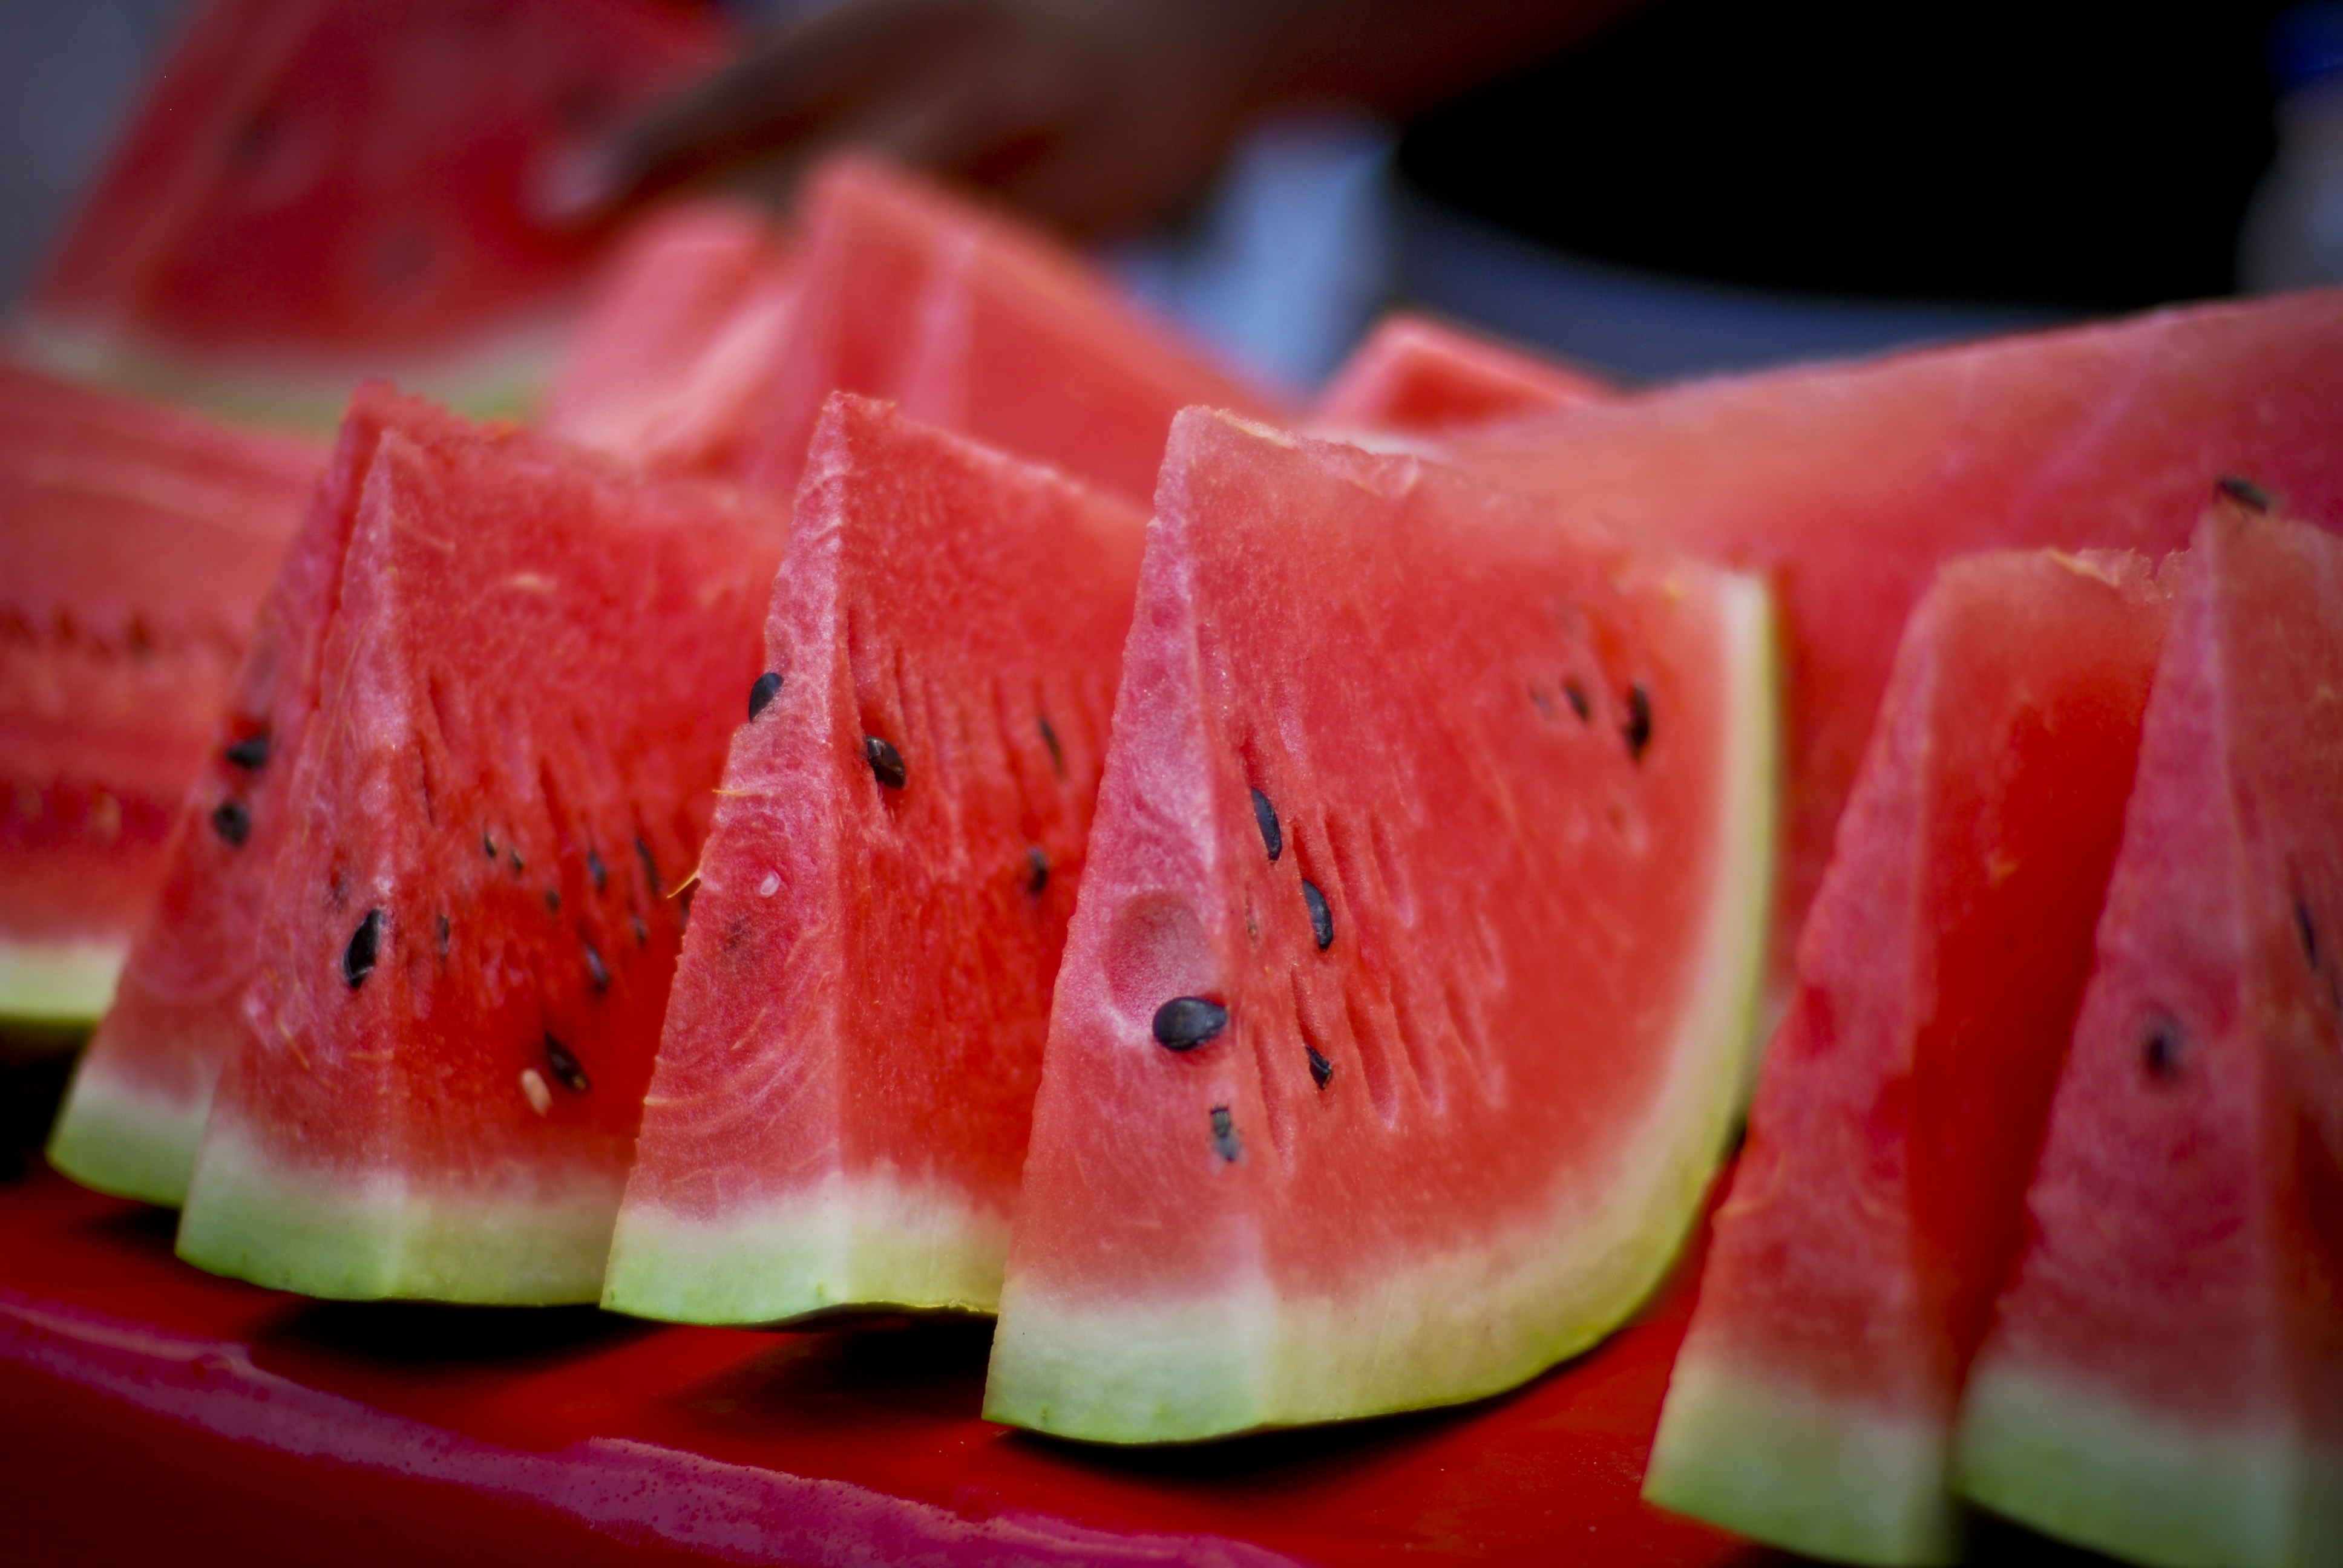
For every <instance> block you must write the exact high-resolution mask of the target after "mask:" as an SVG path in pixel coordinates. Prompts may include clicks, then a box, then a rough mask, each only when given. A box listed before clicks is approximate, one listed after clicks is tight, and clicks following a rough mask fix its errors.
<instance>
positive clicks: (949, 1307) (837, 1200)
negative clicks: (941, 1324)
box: [602, 1176, 1009, 1324]
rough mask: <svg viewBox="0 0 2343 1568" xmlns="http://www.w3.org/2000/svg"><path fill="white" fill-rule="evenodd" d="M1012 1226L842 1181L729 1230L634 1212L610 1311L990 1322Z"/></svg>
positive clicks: (614, 1246)
mask: <svg viewBox="0 0 2343 1568" xmlns="http://www.w3.org/2000/svg"><path fill="white" fill-rule="evenodd" d="M1008 1256H1009V1220H1008V1216H1006V1215H1004V1214H1000V1213H994V1212H987V1211H982V1210H979V1209H976V1208H973V1207H971V1206H970V1205H969V1204H967V1203H965V1202H963V1201H961V1200H960V1197H959V1196H958V1194H956V1193H953V1192H950V1191H944V1190H942V1189H939V1188H920V1187H915V1186H910V1185H906V1184H903V1183H900V1182H898V1181H893V1180H890V1179H889V1178H887V1177H885V1176H870V1177H864V1178H860V1179H858V1180H855V1181H846V1180H845V1179H843V1178H838V1177H833V1178H831V1179H830V1181H825V1182H823V1183H822V1184H821V1185H820V1187H818V1188H815V1189H812V1190H811V1191H807V1192H805V1193H802V1194H799V1195H793V1196H791V1197H789V1198H786V1199H779V1200H775V1201H771V1202H769V1203H766V1204H763V1205H760V1206H759V1207H758V1208H757V1209H755V1210H754V1211H749V1212H747V1213H743V1214H739V1215H735V1216H732V1217H729V1218H728V1219H726V1220H725V1221H722V1222H720V1223H710V1222H709V1221H704V1220H697V1219H691V1218H688V1217H686V1216H683V1215H680V1214H676V1213H673V1212H670V1211H663V1210H659V1209H655V1208H651V1207H649V1206H648V1205H644V1204H635V1205H631V1206H629V1207H628V1208H627V1209H626V1210H624V1211H622V1212H621V1213H620V1216H619V1220H618V1231H617V1233H616V1234H615V1235H614V1236H613V1238H612V1240H611V1243H610V1267H609V1273H608V1277H607V1279H606V1280H605V1281H604V1283H603V1287H602V1305H603V1306H605V1307H607V1308H608V1309H609V1310H610V1311H611V1312H627V1313H630V1314H632V1315H633V1316H636V1317H642V1318H658V1319H661V1320H663V1321H666V1322H683V1323H759V1324H772V1323H786V1322H795V1321H798V1320H800V1319H804V1318H810V1317H816V1316H820V1315H822V1314H825V1313H830V1312H837V1311H839V1310H840V1309H841V1308H867V1309H872V1310H897V1311H904V1312H986V1313H989V1312H994V1311H996V1310H998V1308H999V1307H1000V1305H1001V1267H1002V1264H1003V1263H1004V1262H1005V1261H1007V1259H1008Z"/></svg>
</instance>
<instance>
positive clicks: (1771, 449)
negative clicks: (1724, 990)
mask: <svg viewBox="0 0 2343 1568" xmlns="http://www.w3.org/2000/svg"><path fill="white" fill-rule="evenodd" d="M1448 450H1449V452H1450V455H1451V456H1452V457H1453V458H1454V459H1455V460H1457V461H1459V462H1461V463H1463V464H1464V465H1465V466H1466V467H1471V468H1473V469H1474V470H1475V471H1476V472H1479V473H1482V474H1483V475H1484V476H1486V477H1489V478H1491V479H1492V480H1493V481H1494V482H1496V483H1498V484H1500V485H1503V486H1505V487H1509V488H1513V489H1517V490H1520V491H1521V492H1523V494H1527V495H1533V496H1538V497H1543V498H1547V499H1549V500H1551V501H1552V502H1553V503H1554V505H1555V506H1556V507H1557V508H1560V509H1561V510H1562V512H1563V513H1564V516H1565V517H1568V518H1578V519H1583V520H1593V521H1598V522H1602V523H1605V524H1608V525H1610V526H1613V527H1615V528H1620V529H1622V530H1623V531H1625V532H1627V533H1628V534H1629V535H1630V536H1631V537H1634V538H1654V539H1664V540H1668V541H1670V542H1672V543H1674V544H1675V545H1677V546H1678V547H1680V548H1687V549H1692V550H1695V551H1699V552H1702V553H1704V554H1707V555H1710V556H1711V557H1713V558H1717V559H1722V560H1725V561H1728V562H1731V563H1733V564H1735V565H1736V566H1739V567H1742V568H1748V569H1752V570H1757V571H1762V572H1764V573H1765V574H1766V575H1767V576H1768V578H1771V579H1772V580H1773V582H1774V583H1775V586H1776V588H1777V590H1778V591H1779V593H1780V595H1781V605H1782V617H1783V622H1784V631H1785V644H1786V652H1787V656H1788V660H1789V671H1788V672H1789V677H1790V681H1789V689H1790V692H1791V699H1790V707H1789V716H1788V717H1789V730H1788V741H1789V752H1788V765H1789V784H1790V789H1789V801H1788V816H1787V823H1786V829H1787V830H1786V837H1785V858H1784V860H1783V874H1782V879H1781V883H1780V887H1779V890H1778V894H1777V898H1776V903H1775V917H1776V918H1775V957H1774V961H1775V977H1774V979H1775V988H1774V989H1775V994H1776V997H1777V999H1778V1000H1780V1001H1783V1002H1786V1000H1787V996H1788V986H1787V983H1786V982H1787V979H1788V970H1789V963H1790V957H1791V953H1792V951H1793V950H1794V947H1795V941H1796V937H1797V931H1798V927H1799V924H1800V923H1801V921H1802V920H1804V919H1805V910H1806V906H1807V904H1808V903H1809V902H1810V901H1811V900H1813V898H1814V895H1815V889H1816V888H1817V887H1819V886H1820V885H1821V882H1822V876H1823V869H1824V867H1825V865H1826V864H1827V863H1828V861H1829V859H1830V853H1831V835H1832V831H1833V829H1835V826H1836V825H1837V822H1838V817H1839V811H1840V809H1842V808H1843V807H1844V806H1845V802H1846V796H1847V790H1848V789H1849V788H1850V786H1851V785H1852V784H1853V783H1854V780H1855V769H1856V766H1857V764H1859V763H1860V762H1861V760H1862V758H1863V749H1864V745H1865V738H1866V737H1867V736H1868V735H1869V734H1870V732H1871V723H1872V716H1873V715H1874V713H1875V711H1876V710H1877V709H1878V705H1879V696H1880V693H1881V692H1882V691H1883V690H1885V688H1886V684H1887V672H1888V668H1889V667H1890V665H1891V664H1892V663H1893V662H1894V659H1895V653H1896V638H1897V637H1898V636H1899V635H1900V634H1901V632H1902V630H1903V628H1904V622H1905V618H1906V617H1907V616H1908V615H1909V614H1910V612H1911V608H1912V606H1913V605H1914V604H1915V603H1916V602H1917V601H1918V599H1919V598H1920V595H1921V594H1922V593H1923V592H1924V591H1926V588H1927V586H1928V583H1929V580H1930V579H1931V578H1932V577H1933V576H1934V575H1935V572H1936V568H1937V567H1938V566H1939V565H1941V564H1942V563H1943V562H1945V561H1946V560H1949V559H1951V558H1955V557H1956V556H1962V555H1968V554H1973V553H1975V552H1976V551H1978V550H1984V549H1997V548H2034V547H2040V546H2048V547H2052V548H2059V549H2066V550H2078V549H2086V548H2107V549H2134V550H2139V551H2141V552H2143V553H2145V554H2148V555H2161V554H2163V553H2164V552H2166V551H2168V550H2175V549H2178V548H2181V547H2182V546H2183V545H2185V544H2186V543H2187V538H2188V534H2189V530H2190V529H2191V528H2194V527H2195V526H2196V522H2197V513H2198V511H2199V510H2200V509H2201V508H2202V507H2203V505H2204V498H2205V496H2206V494H2207V491H2208V489H2209V488H2210V487H2211V486H2212V485H2213V484H2214V482H2215V481H2216V480H2217V479H2218V478H2219V477H2221V476H2223V475H2225V474H2246V475H2251V476H2252V477H2254V478H2255V479H2257V480H2258V481H2259V482H2260V483H2261V484H2262V485H2263V486H2264V487H2266V488H2268V490H2269V491H2270V492H2271V493H2272V494H2273V495H2275V496H2277V497H2278V498H2280V499H2281V500H2282V501H2283V502H2284V503H2285V504H2286V505H2287V506H2288V507H2289V508H2292V511H2293V514H2294V515H2295V516H2298V517H2301V518H2305V519H2307V520H2308V521H2310V522H2313V523H2317V524H2318V525H2320V526H2321V527H2325V528H2343V291H2332V290H2330V291H2327V292H2323V293H2306V294H2297V295H2288V296H2285V297H2280V298H2276V299H2270V300H2265V301H2258V302H2255V303H2252V304H2222V305H2216V306H2207V307H2199V308H2197V309H2191V310H2176V311H2169V312H2166V313H2163V314H2160V315H2155V316H2147V317H2140V318H2138V319H2137V320H2132V321H2123V322H2116V323H2111V324H2107V325H2095V326H2091V327H2080V328H2076V329H2072V330H2067V331H2062V332H2054V333H2043V334H2036V335H2034V336H2029V337H2004V338H1997V339H1995V340H1994V341H1991V342H1987V343H1979V344H1975V345H1969V346H1965V347H1956V348H1941V349H1931V350H1927V351H1926V352H1920V353H1913V354H1906V355H1901V356H1898V357H1893V358H1888V359H1882V360H1877V361H1873V362H1868V363H1864V364H1857V365H1834V366H1821V367H1798V368H1795V369H1791V370H1783V371H1776V372H1774V373H1771V374H1768V375H1763V376H1752V377H1743V378H1737V379H1733V380H1724V381H1715V382H1709V383H1705V384H1701V385H1695V386H1691V387H1682V388H1677V389H1674V390H1670V391H1665V392H1659V393H1654V394H1650V395H1647V396H1642V397H1626V398H1620V399H1615V400H1613V401H1610V402H1598V403H1590V404H1584V405H1581V406H1580V407H1575V408H1571V409H1566V410H1564V411H1563V412H1561V413H1558V414H1554V415H1550V416H1546V417H1544V418H1541V419H1537V420H1532V421H1528V422H1526V423H1524V424H1522V425H1520V426H1516V427H1507V428H1504V429H1501V430H1497V431H1493V432H1489V433H1485V434H1480V435H1463V436H1459V437H1456V438H1455V439H1454V440H1453V442H1452V443H1451V444H1450V446H1449V447H1448Z"/></svg>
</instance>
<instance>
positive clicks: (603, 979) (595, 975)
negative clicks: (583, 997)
mask: <svg viewBox="0 0 2343 1568" xmlns="http://www.w3.org/2000/svg"><path fill="white" fill-rule="evenodd" d="M579 945H580V946H582V947H583V948H584V949H585V950H586V979H587V980H588V982H589V983H590V984H591V985H592V986H593V987H594V989H595V990H598V991H605V990H609V989H610V966H609V965H608V964H606V963H604V962H603V961H602V955H601V954H600V953H598V952H596V951H595V950H594V944H593V943H592V942H583V943H580V944H579Z"/></svg>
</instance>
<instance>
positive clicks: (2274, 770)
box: [1958, 491, 2343, 1568]
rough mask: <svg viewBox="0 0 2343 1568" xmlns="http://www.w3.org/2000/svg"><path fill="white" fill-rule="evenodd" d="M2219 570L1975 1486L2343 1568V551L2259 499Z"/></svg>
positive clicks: (2073, 1071)
mask: <svg viewBox="0 0 2343 1568" xmlns="http://www.w3.org/2000/svg"><path fill="white" fill-rule="evenodd" d="M2244 493H2245V494H2247V496H2251V494H2252V492H2250V491H2247V492H2244ZM2191 554H2192V560H2191V564H2190V568H2189V571H2188V574H2187V578H2186V579H2185V580H2184V582H2183V584H2182V587H2181V590H2180V598H2179V602H2178V604H2177V607H2176V608H2175V610H2174V612H2173V622H2172V630H2171V633H2170V635H2169V637H2168V638H2167V641H2166V643H2165V649H2164V658H2163V663H2162V665H2161V666H2160V667H2159V668H2158V669H2157V678H2156V688H2155V692H2154V694H2153V696H2152V697H2151V698H2150V699H2149V701H2148V709H2147V724H2146V728H2145V730H2144V732H2143V735H2142V738H2141V740H2140V755H2139V774H2138V779H2137V783H2136V784H2135V785H2134V787H2133V790H2132V796H2131V803H2130V807H2129V810H2128V812H2127V817H2126V819H2125V823H2124V834H2123V844H2122V849H2121V850H2120V852H2119V853H2118V856H2117V861H2116V868H2115V875H2114V879H2113V881H2112V882H2111V883H2110V885H2109V887H2108V891H2107V910H2106V913H2105V915H2104V916H2103V917H2102V918H2101V920H2100V922H2099V928H2098V948H2097V967H2096V969H2095V970H2093V972H2092V975H2091V980H2090V985H2089V989H2088V990H2087V991H2086V993H2085V995H2084V999H2083V1004H2082V1011H2081V1015H2080V1017H2079V1019H2078V1020H2077V1025H2076V1029H2075V1036H2074V1043H2073V1045H2072V1047H2071V1049H2070V1051H2069V1054H2068V1057H2067V1061H2066V1070H2065V1072H2064V1074H2063V1075H2062V1076H2061V1078H2060V1079H2059V1081H2058V1087H2057V1093H2056V1099H2055V1101H2053V1103H2052V1107H2051V1111H2050V1121H2049V1131H2048V1135H2047V1138H2046V1141H2045V1142H2044V1145H2043V1150H2042V1155H2041V1161H2040V1163H2039V1165H2038V1166H2037V1167H2036V1172H2035V1176H2034V1181H2033V1185H2032V1187H2031V1188H2030V1189H2029V1190H2028V1191H2027V1193H2026V1215H2027V1220H2028V1228H2027V1236H2026V1246H2025V1251H2024V1252H2023V1254H2022V1255H2021V1257H2020V1260H2019V1262H2018V1266H2017V1270H2016V1275H2015V1278H2014V1280H2013V1282H2012V1283H2011V1284H2010V1285H2009V1287H2008V1289H2007V1290H2006V1292H2005V1293H2004V1294H2003V1296H2002V1298H2001V1301H2000V1302H1999V1305H1998V1307H1997V1309H1996V1312H1997V1316H1996V1324H1995V1327H1994V1329H1993V1332H1992V1334H1991V1337H1990V1338H1988V1339H1987V1340H1986V1344H1985V1347H1984V1349H1983V1350H1982V1351H1980V1352H1979V1353H1978V1355H1977V1359H1976V1368H1975V1371H1974V1372H1973V1374H1972V1376H1971V1379H1970V1382H1969V1387H1968V1393H1967V1398H1966V1403H1965V1405H1964V1407H1963V1411H1962V1418H1961V1432H1960V1443H1959V1451H1958V1465H1959V1469H1958V1479H1959V1485H1960V1488H1961V1490H1962V1491H1963V1492H1965V1493H1967V1494H1968V1495H1969V1496H1970V1497H1973V1498H1975V1499H1976V1501H1978V1502H1980V1503H1984V1504H1986V1506H1987V1507H1989V1508H1993V1509H1995V1510H1997V1511H1998V1512H2000V1513H2006V1514H2009V1515H2011V1516H2013V1517H2015V1518H2017V1519H2020V1520H2023V1521H2025V1522H2026V1523H2029V1524H2032V1525H2035V1526H2036V1527H2037V1528H2039V1529H2042V1530H2046V1531H2048V1532H2050V1533H2053V1534H2056V1535H2061V1536H2065V1537H2066V1538H2067V1539H2069V1540H2073V1541H2077V1542H2081V1543H2085V1544H2087V1545H2090V1546H2094V1547H2097V1548H2098V1549H2099V1550H2102V1551H2106V1552H2111V1553H2116V1554H2117V1555H2119V1556H2124V1557H2128V1558H2131V1559H2134V1560H2135V1561H2137V1562H2142V1563H2164V1564H2171V1565H2173V1568H2183V1565H2194V1564H2209V1563H2237V1564H2247V1565H2249V1568H2259V1565H2272V1568H2275V1565H2281V1564H2284V1565H2297V1564H2298V1565H2304V1568H2307V1565H2308V1564H2312V1563H2337V1562H2343V810H2339V809H2338V801H2343V544H2338V542H2337V541H2336V540H2335V539H2333V538H2329V537H2328V536H2326V535H2323V534H2321V533H2319V532H2318V531H2317V530H2315V529H2312V528H2306V527H2302V526H2300V525H2298V524H2294V523H2288V522H2281V521H2278V520H2276V519H2274V518H2265V517H2260V516H2258V515H2256V514H2255V513H2254V512H2253V511H2252V510H2251V508H2249V507H2247V506H2230V507H2227V508H2221V509H2218V510H2217V511H2216V512H2215V514H2214V515H2213V516H2212V517H2210V518H2207V521H2206V523H2205V524H2204V526H2203V527H2202V528H2200V529H2199V530H2198V532H2197V539H2196V547H2195V548H2194V550H2193V551H2192V552H2191Z"/></svg>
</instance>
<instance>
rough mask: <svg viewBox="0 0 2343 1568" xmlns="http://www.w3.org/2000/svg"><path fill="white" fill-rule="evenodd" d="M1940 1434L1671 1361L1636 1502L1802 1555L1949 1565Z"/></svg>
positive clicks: (1945, 1461)
mask: <svg viewBox="0 0 2343 1568" xmlns="http://www.w3.org/2000/svg"><path fill="white" fill-rule="evenodd" d="M1951 1462H1952V1453H1951V1434H1950V1433H1949V1432H1946V1430H1944V1429H1943V1428H1942V1427H1941V1426H1939V1425H1938V1424H1936V1423H1935V1422H1926V1421H1910V1422H1899V1421H1896V1420H1893V1419H1891V1418H1889V1417H1887V1416H1885V1415H1882V1414H1879V1413H1876V1412H1871V1411H1867V1410H1863V1409H1859V1408H1856V1407H1855V1406H1853V1405H1851V1404H1849V1403H1848V1402H1845V1401H1844V1400H1837V1399H1833V1398H1830V1397H1828V1396H1825V1395H1824V1394H1820V1393H1817V1392H1815V1391H1813V1390H1811V1389H1807V1388H1804V1387H1801V1386H1798V1385H1795V1384H1793V1383H1788V1382H1781V1381H1778V1380H1775V1379H1767V1378H1752V1377H1745V1376H1739V1375H1736V1374H1735V1372H1734V1371H1733V1369H1731V1368H1729V1367H1726V1366H1723V1365H1719V1364H1717V1363H1716V1362H1715V1361H1714V1360H1712V1359H1709V1358H1699V1359H1694V1358H1688V1357H1684V1356H1679V1357H1677V1359H1676V1364H1675V1370H1674V1372H1673V1373H1671V1374H1670V1376H1669V1379H1668V1397H1667V1402H1666V1404H1665V1405H1664V1407H1663V1408H1662V1411H1661V1414H1660V1429H1659V1434H1658V1435H1657V1436H1656V1437H1655V1438H1654V1439H1653V1442H1652V1457H1651V1462H1650V1465H1649V1467H1648V1468H1647V1469H1646V1470H1645V1471H1644V1501H1646V1502H1649V1503H1657V1504H1658V1505H1659V1506H1661V1507H1663V1508H1669V1509H1674V1511H1675V1512H1676V1513H1689V1514H1691V1515H1693V1516H1694V1517H1695V1518H1699V1519H1704V1520H1706V1521H1707V1522H1708V1523H1712V1524H1716V1525H1721V1526H1723V1527H1724V1528H1725V1529H1727V1530H1730V1531H1733V1532H1735V1533H1737V1534H1741V1535H1746V1536H1750V1537H1751V1538H1753V1539H1755V1540H1758V1541H1763V1542H1765V1543H1768V1544H1770V1545H1775V1546H1783V1547H1787V1548H1788V1549H1789V1550H1791V1551H1793V1552H1799V1553H1805V1555H1807V1556H1809V1557H1828V1558H1835V1559H1836V1560H1838V1561H1840V1562H1845V1563H1878V1564H1883V1565H1905V1564H1936V1563H1955V1562H1958V1561H1959V1560H1960V1555H1961V1518H1960V1513H1959V1511H1958V1509H1957V1507H1956V1504H1955V1503H1954V1502H1953V1499H1952V1494H1951V1493H1950V1491H1949V1490H1948V1483H1947V1478H1948V1476H1949V1474H1950V1472H1951Z"/></svg>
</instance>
